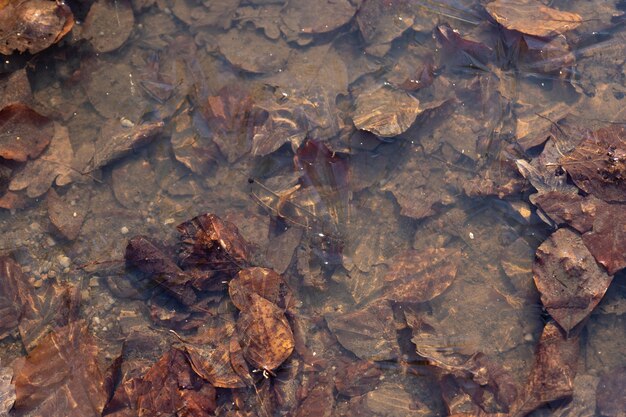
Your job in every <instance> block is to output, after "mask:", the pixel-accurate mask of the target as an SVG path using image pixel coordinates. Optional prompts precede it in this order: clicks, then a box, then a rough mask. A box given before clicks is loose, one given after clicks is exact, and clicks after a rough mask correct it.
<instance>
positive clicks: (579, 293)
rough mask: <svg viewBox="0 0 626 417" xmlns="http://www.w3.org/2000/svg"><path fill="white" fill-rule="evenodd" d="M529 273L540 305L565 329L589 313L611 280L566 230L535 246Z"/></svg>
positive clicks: (583, 245)
mask: <svg viewBox="0 0 626 417" xmlns="http://www.w3.org/2000/svg"><path fill="white" fill-rule="evenodd" d="M533 274H534V279H535V285H536V286H537V289H538V290H539V292H540V293H541V301H542V303H543V305H544V307H545V308H546V310H548V312H549V313H550V315H551V316H552V317H553V318H554V320H556V322H557V323H559V325H560V326H561V327H562V328H563V329H565V331H566V332H569V331H570V330H572V329H573V328H574V326H576V325H577V324H578V323H580V322H581V321H582V320H584V319H585V318H586V317H587V316H588V315H589V314H590V313H591V311H592V310H593V309H594V308H595V306H596V305H598V303H599V302H600V299H602V296H603V295H604V293H605V292H606V289H607V288H608V286H609V284H610V283H611V280H612V279H613V277H612V276H610V275H608V274H607V273H606V271H604V269H603V268H602V267H600V266H599V265H598V264H597V263H596V261H595V259H594V258H593V256H592V255H591V253H589V250H588V249H587V247H586V246H585V244H584V243H583V240H582V239H581V237H580V236H579V235H578V234H576V233H575V232H572V231H570V230H568V229H559V230H557V231H556V232H554V233H553V234H552V235H551V236H550V237H549V238H548V239H547V240H546V241H545V242H543V243H542V244H541V246H539V248H537V253H536V257H535V264H534V265H533Z"/></svg>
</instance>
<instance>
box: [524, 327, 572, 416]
mask: <svg viewBox="0 0 626 417" xmlns="http://www.w3.org/2000/svg"><path fill="white" fill-rule="evenodd" d="M579 345H580V341H579V339H578V337H572V338H566V337H565V336H564V335H563V334H562V333H561V330H560V329H559V327H558V326H556V325H555V324H554V323H553V322H549V323H547V324H546V326H545V327H544V329H543V333H542V334H541V338H540V339H539V345H538V346H537V352H536V353H535V364H534V366H533V369H532V371H531V373H530V376H529V377H528V382H527V384H526V385H527V390H526V393H525V395H524V396H522V397H521V399H520V401H519V402H518V406H517V407H516V409H515V413H514V415H526V414H527V413H528V412H530V411H532V410H534V409H535V408H537V407H539V406H541V405H543V404H546V403H548V402H550V401H555V400H558V399H561V398H564V397H568V396H570V395H572V392H573V390H574V385H573V384H574V378H575V377H576V368H577V366H578V354H579V350H580V346H579Z"/></svg>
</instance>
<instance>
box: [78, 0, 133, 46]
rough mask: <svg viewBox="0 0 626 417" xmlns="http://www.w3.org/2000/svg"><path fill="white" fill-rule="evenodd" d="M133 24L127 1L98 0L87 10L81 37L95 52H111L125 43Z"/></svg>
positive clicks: (130, 7)
mask: <svg viewBox="0 0 626 417" xmlns="http://www.w3.org/2000/svg"><path fill="white" fill-rule="evenodd" d="M134 24H135V17H134V15H133V8H132V6H131V4H130V2H129V1H128V0H116V1H115V2H111V1H109V0H98V1H96V2H95V3H93V4H92V5H91V7H90V8H89V13H87V17H86V18H85V21H84V22H83V24H82V28H83V30H82V33H81V35H82V37H83V38H85V39H87V40H88V41H89V42H90V43H91V45H92V46H93V48H94V49H95V50H96V52H111V51H114V50H116V49H117V48H119V47H120V46H122V45H123V44H124V42H126V40H127V39H128V36H129V35H130V34H131V32H132V31H133V28H134Z"/></svg>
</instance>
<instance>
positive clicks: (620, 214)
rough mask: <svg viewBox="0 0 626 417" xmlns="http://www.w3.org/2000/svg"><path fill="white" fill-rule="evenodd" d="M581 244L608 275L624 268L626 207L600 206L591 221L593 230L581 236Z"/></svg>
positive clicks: (614, 205)
mask: <svg viewBox="0 0 626 417" xmlns="http://www.w3.org/2000/svg"><path fill="white" fill-rule="evenodd" d="M587 198H589V197H587ZM583 242H584V243H585V246H587V248H588V249H589V252H591V254H592V255H593V256H594V258H596V261H598V262H600V263H601V264H602V265H604V267H605V268H606V269H607V271H608V272H609V274H611V275H613V274H615V273H616V272H617V271H619V270H620V269H622V268H625V267H626V249H625V248H626V205H624V204H602V205H600V206H599V207H598V209H597V212H596V216H595V219H594V220H593V230H591V231H590V232H587V233H585V234H584V235H583Z"/></svg>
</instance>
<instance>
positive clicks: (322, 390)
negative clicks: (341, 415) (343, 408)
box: [295, 383, 335, 417]
mask: <svg viewBox="0 0 626 417" xmlns="http://www.w3.org/2000/svg"><path fill="white" fill-rule="evenodd" d="M333 394H334V393H333V388H332V385H330V384H325V383H320V384H318V385H316V386H315V387H314V388H313V389H312V390H311V391H310V392H309V395H307V397H306V398H305V399H304V401H302V403H301V404H300V406H299V407H298V409H297V410H296V413H295V417H331V416H332V415H333V406H334V403H335V396H334V395H333Z"/></svg>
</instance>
